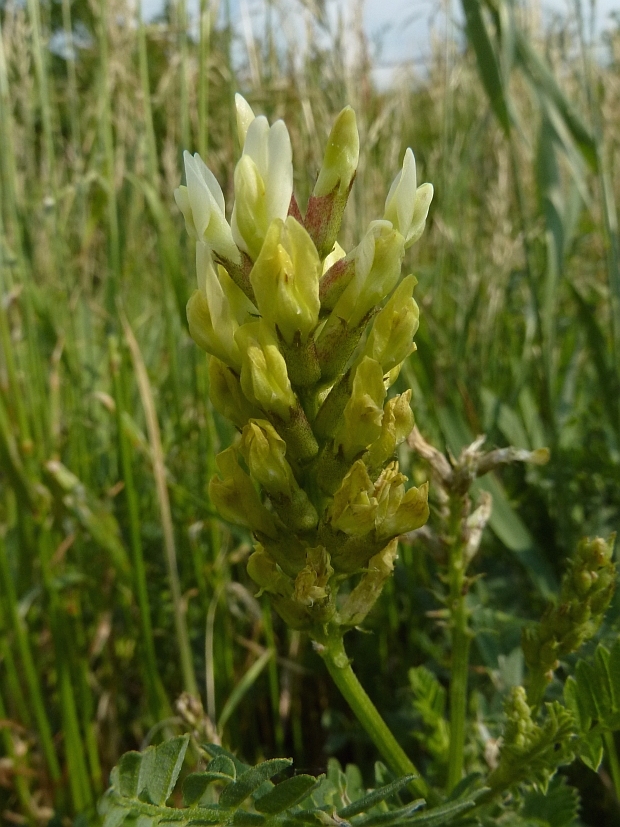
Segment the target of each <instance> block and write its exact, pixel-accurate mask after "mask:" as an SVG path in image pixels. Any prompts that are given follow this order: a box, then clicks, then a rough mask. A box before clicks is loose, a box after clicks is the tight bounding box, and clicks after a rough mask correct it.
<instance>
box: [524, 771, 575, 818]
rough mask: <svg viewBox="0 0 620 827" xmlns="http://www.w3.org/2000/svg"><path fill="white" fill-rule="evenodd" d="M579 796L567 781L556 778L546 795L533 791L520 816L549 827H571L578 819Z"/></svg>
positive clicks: (525, 801)
mask: <svg viewBox="0 0 620 827" xmlns="http://www.w3.org/2000/svg"><path fill="white" fill-rule="evenodd" d="M578 811H579V794H578V792H577V790H576V789H574V787H569V786H568V785H567V784H566V779H564V778H561V777H559V776H556V778H554V779H553V781H552V782H551V783H550V784H549V789H548V790H547V792H546V793H542V792H541V791H540V790H532V791H531V792H529V793H527V795H525V797H524V799H523V808H522V810H521V812H520V815H523V816H524V817H525V818H532V819H535V820H536V823H537V824H538V823H539V822H542V823H543V824H545V825H547V824H548V825H549V827H569V825H571V824H572V823H573V822H574V820H575V819H576V818H577V814H578Z"/></svg>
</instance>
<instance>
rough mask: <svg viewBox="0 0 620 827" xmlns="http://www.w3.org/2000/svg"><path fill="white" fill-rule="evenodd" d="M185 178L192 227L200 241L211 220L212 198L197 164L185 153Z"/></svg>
mask: <svg viewBox="0 0 620 827" xmlns="http://www.w3.org/2000/svg"><path fill="white" fill-rule="evenodd" d="M185 176H186V178H187V194H188V197H189V203H190V206H191V208H192V215H193V217H194V226H195V227H196V233H197V234H198V238H199V239H202V238H203V237H204V234H205V231H206V229H207V227H208V226H209V221H210V220H211V205H212V203H213V197H212V196H211V193H210V191H209V188H208V187H207V184H206V182H205V180H204V178H203V176H202V173H201V170H200V168H199V167H198V164H197V163H196V162H195V160H194V158H192V156H191V155H189V153H185Z"/></svg>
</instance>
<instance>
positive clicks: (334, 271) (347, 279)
mask: <svg viewBox="0 0 620 827" xmlns="http://www.w3.org/2000/svg"><path fill="white" fill-rule="evenodd" d="M330 258H331V255H329V256H327V258H326V259H325V262H324V263H327V262H328V261H329V259H330ZM354 276H355V254H354V253H353V254H352V255H350V256H339V257H338V258H337V259H335V260H334V261H333V263H332V264H330V266H329V268H325V267H324V268H323V276H322V277H321V281H320V282H319V299H320V300H321V314H322V315H327V313H328V312H330V311H331V310H333V309H334V307H335V306H336V304H337V302H338V299H339V298H340V296H342V294H343V293H344V291H345V290H346V288H347V287H348V286H349V284H350V283H351V280H352V279H353V277H354Z"/></svg>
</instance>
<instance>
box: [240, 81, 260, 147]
mask: <svg viewBox="0 0 620 827" xmlns="http://www.w3.org/2000/svg"><path fill="white" fill-rule="evenodd" d="M235 108H236V110H237V133H238V134H239V143H240V144H241V148H242V149H243V146H244V144H245V136H246V135H247V132H248V127H249V126H250V124H251V123H252V121H253V120H254V117H255V115H254V112H253V111H252V107H251V106H250V104H249V103H248V102H247V101H246V99H245V98H244V97H243V96H242V95H240V94H239V93H238V92H237V94H236V95H235Z"/></svg>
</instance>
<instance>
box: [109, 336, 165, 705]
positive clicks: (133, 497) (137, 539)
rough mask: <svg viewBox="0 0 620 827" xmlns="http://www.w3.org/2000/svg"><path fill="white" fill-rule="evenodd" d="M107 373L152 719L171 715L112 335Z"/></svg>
mask: <svg viewBox="0 0 620 827" xmlns="http://www.w3.org/2000/svg"><path fill="white" fill-rule="evenodd" d="M108 348H109V357H110V373H111V375H112V385H113V388H114V401H115V403H116V428H117V433H118V450H119V455H120V461H121V470H122V474H123V482H124V483H125V497H126V503H127V516H128V522H129V539H130V547H131V557H132V561H131V562H132V566H133V575H134V588H135V590H136V600H137V603H138V612H139V615H140V632H141V638H142V639H141V644H142V645H141V651H142V657H143V658H144V667H145V669H144V673H145V683H146V691H147V697H148V703H149V708H150V710H151V714H152V715H153V718H154V720H155V721H159V720H162V719H165V718H169V717H170V715H171V711H170V706H169V704H168V699H167V696H166V692H165V690H164V688H163V684H162V681H161V678H160V676H159V670H158V668H157V657H156V655H155V642H154V638H153V627H152V624H151V608H150V605H149V597H148V587H147V582H146V567H145V564H144V554H143V549H142V535H141V531H140V507H139V504H138V492H137V490H136V484H135V479H134V473H133V462H132V450H131V445H130V444H129V441H128V439H127V436H126V434H125V430H124V426H123V413H124V411H125V407H126V406H125V399H124V396H123V382H122V367H123V365H122V356H121V354H120V352H119V348H118V340H117V339H116V337H115V336H110V337H109V339H108Z"/></svg>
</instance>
